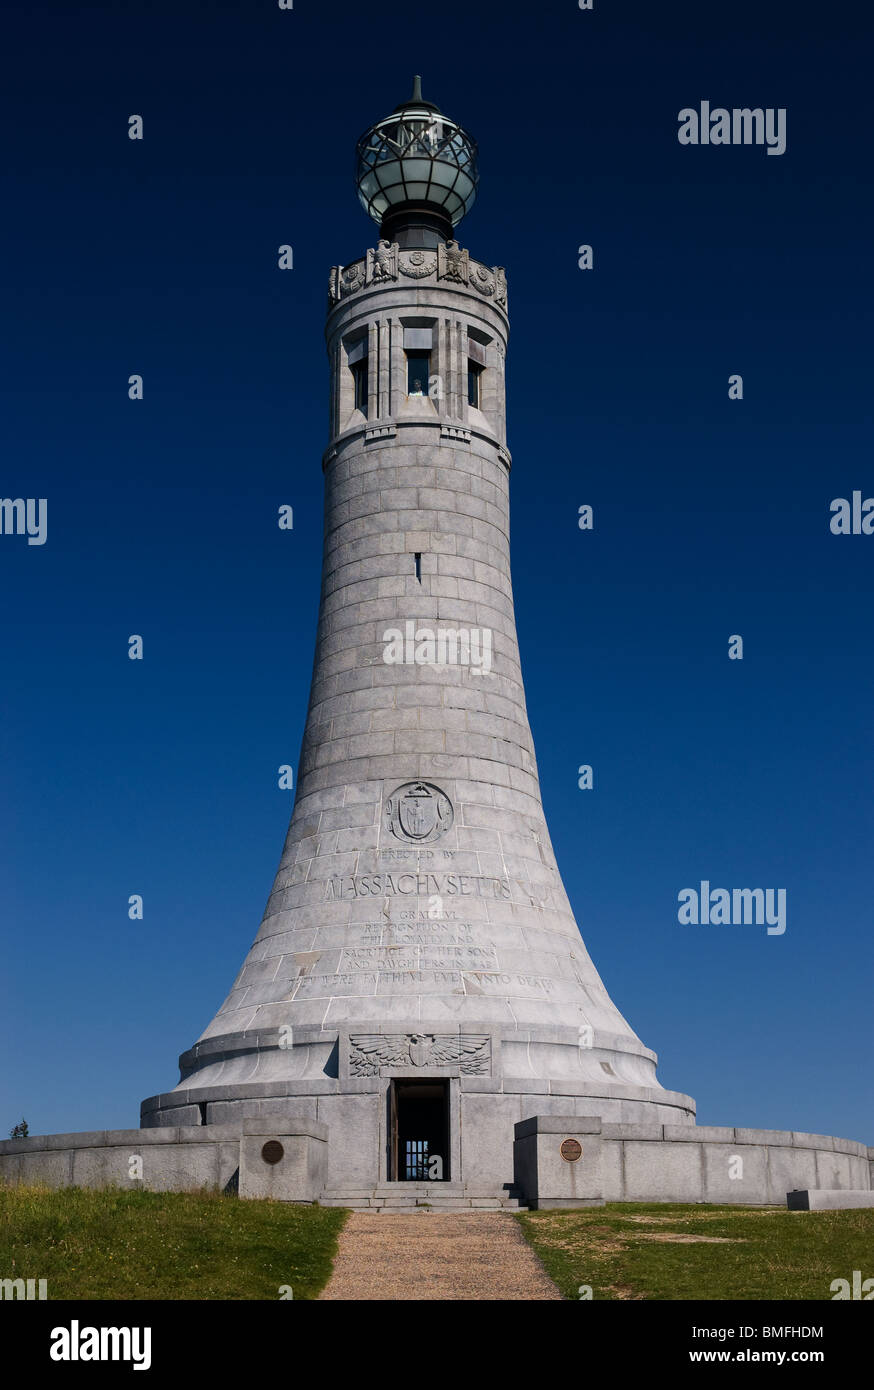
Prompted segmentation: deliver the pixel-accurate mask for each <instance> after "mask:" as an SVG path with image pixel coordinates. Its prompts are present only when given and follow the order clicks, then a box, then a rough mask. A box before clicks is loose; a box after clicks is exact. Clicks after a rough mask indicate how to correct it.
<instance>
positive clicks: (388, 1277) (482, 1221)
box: [320, 1211, 561, 1301]
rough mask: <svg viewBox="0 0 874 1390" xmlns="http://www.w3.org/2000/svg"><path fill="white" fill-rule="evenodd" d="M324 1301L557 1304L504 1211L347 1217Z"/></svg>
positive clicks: (553, 1291)
mask: <svg viewBox="0 0 874 1390" xmlns="http://www.w3.org/2000/svg"><path fill="white" fill-rule="evenodd" d="M320 1296H321V1297H322V1298H325V1299H341V1300H344V1301H349V1300H361V1301H367V1300H370V1299H392V1300H394V1299H428V1300H431V1299H438V1300H444V1299H505V1298H506V1299H525V1300H528V1299H558V1300H560V1299H561V1295H560V1293H559V1291H558V1289H557V1288H556V1286H555V1284H553V1282H552V1280H551V1279H550V1278H548V1276H547V1275H546V1274H545V1273H544V1271H543V1269H542V1267H541V1265H540V1262H539V1260H538V1259H537V1257H536V1255H535V1254H534V1251H533V1250H532V1249H531V1247H530V1246H529V1245H528V1244H527V1243H526V1241H525V1240H524V1238H523V1236H522V1233H521V1231H520V1230H519V1227H518V1225H517V1223H516V1221H515V1220H514V1219H513V1217H512V1216H510V1215H508V1214H506V1213H504V1212H499V1211H495V1212H491V1211H489V1212H484V1211H483V1212H461V1211H459V1212H398V1213H391V1214H388V1215H387V1214H384V1213H382V1212H366V1211H353V1212H352V1213H351V1215H350V1217H349V1220H348V1221H347V1223H346V1225H345V1226H344V1228H343V1231H342V1232H341V1235H340V1249H339V1252H338V1254H337V1259H336V1261H335V1264H334V1272H333V1274H332V1275H331V1278H330V1281H329V1283H328V1285H327V1287H326V1288H325V1290H324V1292H323V1293H322V1294H321V1295H320Z"/></svg>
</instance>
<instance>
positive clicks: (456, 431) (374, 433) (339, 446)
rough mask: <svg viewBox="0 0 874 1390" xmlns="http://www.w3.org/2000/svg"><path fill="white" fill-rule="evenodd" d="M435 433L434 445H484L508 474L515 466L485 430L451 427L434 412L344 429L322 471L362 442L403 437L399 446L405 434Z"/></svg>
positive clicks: (330, 447)
mask: <svg viewBox="0 0 874 1390" xmlns="http://www.w3.org/2000/svg"><path fill="white" fill-rule="evenodd" d="M423 432H425V433H433V436H434V441H435V443H439V441H440V440H441V439H451V440H453V442H454V443H456V444H470V443H471V440H477V441H479V442H480V443H479V448H480V452H482V446H483V445H486V446H487V447H488V448H489V449H493V450H494V453H495V456H496V457H497V459H498V462H499V463H500V464H502V465H503V467H504V468H506V470H507V472H508V473H509V472H510V470H511V468H512V466H513V458H512V455H511V453H510V451H509V449H508V448H507V447H506V445H504V444H496V441H495V436H494V435H493V434H492V433H491V432H490V431H487V430H485V429H477V428H476V427H473V426H467V425H449V424H447V423H446V422H445V421H443V420H440V419H439V418H436V419H435V417H434V414H433V412H432V413H431V414H429V415H422V416H418V415H416V416H413V415H408V416H407V417H406V418H405V419H392V418H388V419H384V420H374V421H373V422H372V423H370V424H367V425H363V424H358V425H353V427H352V428H351V429H348V430H343V432H342V433H341V434H338V435H337V436H336V438H335V439H333V440H332V441H331V443H330V444H329V445H328V447H327V449H326V450H325V452H324V453H323V454H322V470H323V471H324V470H325V469H327V467H328V465H329V464H331V463H333V462H334V459H336V458H339V457H341V456H342V454H343V453H344V452H346V451H347V450H348V449H349V448H350V447H354V446H356V445H357V443H358V442H359V441H360V440H362V439H363V440H364V443H365V444H372V443H374V442H376V443H377V444H378V443H379V442H380V441H383V440H386V439H394V438H396V437H397V436H398V435H400V436H401V437H400V440H399V443H401V444H403V443H405V442H406V441H405V439H404V435H412V434H418V435H420V436H421V435H422V433H423Z"/></svg>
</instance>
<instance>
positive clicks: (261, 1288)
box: [0, 1187, 347, 1300]
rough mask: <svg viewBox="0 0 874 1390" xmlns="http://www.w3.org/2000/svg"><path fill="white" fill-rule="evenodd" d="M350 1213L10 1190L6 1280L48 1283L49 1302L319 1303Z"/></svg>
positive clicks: (209, 1199)
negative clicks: (283, 1292) (287, 1296)
mask: <svg viewBox="0 0 874 1390" xmlns="http://www.w3.org/2000/svg"><path fill="white" fill-rule="evenodd" d="M346 1216H347V1213H346V1211H345V1210H343V1209H341V1208H332V1207H310V1206H292V1205H289V1204H287V1203H283V1202H269V1201H240V1200H239V1199H238V1198H236V1197H226V1196H223V1195H222V1194H220V1193H215V1192H207V1191H204V1192H134V1191H123V1190H121V1189H119V1188H110V1189H106V1190H103V1191H90V1190H87V1189H85V1188H78V1187H71V1188H64V1189H61V1190H51V1189H49V1188H46V1187H5V1188H4V1187H0V1278H10V1279H28V1278H30V1279H46V1280H48V1296H49V1298H50V1299H62V1298H70V1299H90V1298H94V1299H114V1298H119V1299H141V1298H157V1299H198V1300H201V1299H278V1298H279V1288H280V1285H291V1288H292V1290H293V1297H294V1298H295V1299H310V1298H315V1297H316V1296H317V1295H318V1293H319V1291H320V1290H321V1289H322V1288H323V1287H324V1285H325V1284H326V1283H327V1281H328V1278H329V1276H330V1273H331V1266H332V1263H333V1259H334V1256H335V1254H336V1249H337V1237H338V1235H339V1232H340V1228H341V1227H342V1225H343V1222H344V1221H345V1219H346Z"/></svg>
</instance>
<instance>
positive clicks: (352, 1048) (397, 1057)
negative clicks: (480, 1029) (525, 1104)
mask: <svg viewBox="0 0 874 1390" xmlns="http://www.w3.org/2000/svg"><path fill="white" fill-rule="evenodd" d="M490 1057H491V1038H490V1037H489V1035H488V1033H354V1034H352V1035H351V1036H350V1038H349V1070H350V1071H351V1072H352V1074H353V1075H354V1076H377V1075H378V1074H379V1070H380V1068H381V1067H446V1066H458V1067H459V1069H460V1070H461V1071H462V1072H463V1073H464V1074H465V1075H466V1076H476V1075H479V1074H482V1073H484V1072H487V1071H488V1069H489V1061H490Z"/></svg>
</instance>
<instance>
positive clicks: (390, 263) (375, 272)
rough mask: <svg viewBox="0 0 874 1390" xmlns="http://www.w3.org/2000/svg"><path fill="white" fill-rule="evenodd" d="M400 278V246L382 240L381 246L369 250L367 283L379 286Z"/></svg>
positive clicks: (394, 242) (393, 242)
mask: <svg viewBox="0 0 874 1390" xmlns="http://www.w3.org/2000/svg"><path fill="white" fill-rule="evenodd" d="M397 278H398V244H397V242H396V241H385V240H384V239H383V238H380V242H379V245H378V246H377V247H376V249H375V250H374V248H373V247H372V246H371V247H368V250H367V283H368V285H379V284H382V283H383V282H385V281H388V280H396V279H397ZM359 288H360V286H359Z"/></svg>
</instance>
